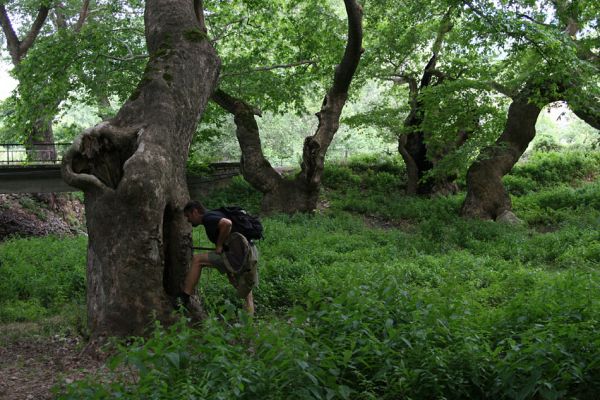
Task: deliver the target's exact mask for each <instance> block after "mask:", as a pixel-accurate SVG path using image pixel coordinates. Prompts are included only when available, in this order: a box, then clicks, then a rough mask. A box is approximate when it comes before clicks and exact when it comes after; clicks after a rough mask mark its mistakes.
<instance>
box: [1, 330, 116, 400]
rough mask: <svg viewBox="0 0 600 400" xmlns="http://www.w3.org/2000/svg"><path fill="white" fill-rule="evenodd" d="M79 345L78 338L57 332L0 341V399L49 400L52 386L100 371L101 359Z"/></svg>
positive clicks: (52, 396)
mask: <svg viewBox="0 0 600 400" xmlns="http://www.w3.org/2000/svg"><path fill="white" fill-rule="evenodd" d="M3 330H4V329H2V330H1V331H3ZM1 331H0V332H1ZM81 348H82V346H81V339H80V338H77V337H64V336H58V335H56V336H52V337H43V336H24V337H23V338H18V337H16V338H12V339H10V340H2V341H1V342H0V399H2V400H5V399H6V400H38V399H40V400H45V399H52V398H54V395H53V394H52V392H51V389H52V387H53V386H55V385H58V386H59V387H60V386H63V385H64V384H65V383H72V382H73V381H75V380H79V379H82V378H83V377H85V376H87V375H90V374H93V373H96V372H99V371H101V370H103V368H104V366H103V362H102V361H100V360H97V359H94V358H92V357H90V356H86V355H84V354H82V352H81Z"/></svg>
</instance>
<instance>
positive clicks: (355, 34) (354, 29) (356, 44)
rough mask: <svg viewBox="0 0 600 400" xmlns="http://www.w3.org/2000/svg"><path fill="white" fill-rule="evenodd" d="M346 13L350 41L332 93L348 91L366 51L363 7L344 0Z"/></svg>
mask: <svg viewBox="0 0 600 400" xmlns="http://www.w3.org/2000/svg"><path fill="white" fill-rule="evenodd" d="M344 5H345V6H346V14H347V15H348V41H347V42H346V49H345V50H344V56H343V57H342V61H341V62H340V64H339V65H338V66H337V67H336V69H335V74H334V76H333V86H332V87H331V93H338V94H341V93H347V92H348V88H349V87H350V82H351V81H352V77H353V76H354V72H356V68H357V67H358V62H359V61H360V56H361V55H362V53H363V52H364V49H363V48H362V37H363V32H362V14H363V10H362V7H361V6H360V5H359V4H358V3H356V2H355V1H351V0H344Z"/></svg>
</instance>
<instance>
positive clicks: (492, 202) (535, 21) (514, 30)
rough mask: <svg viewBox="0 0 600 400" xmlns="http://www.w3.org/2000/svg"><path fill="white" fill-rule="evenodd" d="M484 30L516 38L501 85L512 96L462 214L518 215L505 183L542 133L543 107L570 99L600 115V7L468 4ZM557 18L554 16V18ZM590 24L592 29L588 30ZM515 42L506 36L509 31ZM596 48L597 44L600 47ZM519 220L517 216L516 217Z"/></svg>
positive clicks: (470, 179)
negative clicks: (539, 129) (538, 127)
mask: <svg viewBox="0 0 600 400" xmlns="http://www.w3.org/2000/svg"><path fill="white" fill-rule="evenodd" d="M467 3H468V6H469V8H470V10H471V11H472V13H473V17H474V18H476V19H477V20H478V21H479V22H480V23H481V24H482V32H487V34H488V35H490V36H496V37H498V38H500V37H504V43H509V44H510V48H507V49H506V51H507V53H508V57H507V59H505V60H502V61H501V62H500V63H498V64H500V65H501V67H500V68H499V69H498V71H499V72H500V73H499V77H500V78H501V79H504V81H505V82H501V84H498V83H497V84H496V85H495V87H504V88H506V89H505V90H503V92H504V93H505V94H507V95H508V96H509V97H510V98H511V100H512V102H511V104H510V107H509V109H508V115H507V118H506V124H505V127H504V131H503V132H502V134H501V135H500V137H499V138H498V139H497V140H496V142H495V143H494V144H493V145H492V146H490V147H487V148H485V149H483V151H482V152H481V155H480V157H479V158H478V159H477V160H476V161H475V162H474V163H473V164H472V165H471V167H470V168H469V170H468V173H467V196H466V198H465V201H464V203H463V206H462V209H461V213H462V215H465V216H469V217H476V218H484V219H496V218H498V217H501V216H502V217H503V218H504V217H505V216H506V217H508V218H510V217H511V215H512V204H511V200H510V196H509V195H508V193H507V192H506V189H505V188H504V186H503V184H502V177H503V176H504V175H505V174H507V173H508V172H509V171H510V170H511V169H512V167H513V166H514V164H515V163H516V162H517V161H518V159H519V158H520V157H521V155H522V154H523V152H524V151H525V150H526V149H527V146H528V145H529V143H530V142H531V140H532V139H533V138H534V137H535V133H536V130H535V124H536V121H537V118H538V116H539V114H540V111H541V109H542V108H543V107H544V106H546V105H548V104H550V103H553V102H556V101H559V100H562V101H566V102H567V104H569V105H570V106H571V107H572V108H573V109H574V111H575V112H576V113H578V115H580V116H582V117H584V118H585V120H586V121H589V123H590V124H591V125H592V126H594V124H597V122H598V118H599V110H600V107H599V105H600V101H599V94H600V89H599V87H598V67H599V65H600V64H599V63H598V55H597V54H596V53H595V52H594V46H595V45H594V44H593V43H597V40H598V36H597V32H595V33H594V27H597V26H598V6H597V5H596V4H595V3H593V2H587V1H567V0H556V1H549V2H539V3H536V4H535V5H532V4H530V3H529V2H525V1H524V2H512V3H511V4H510V5H507V6H504V7H502V8H500V9H498V8H497V7H496V5H495V4H492V3H491V2H485V1H482V2H467ZM549 15H551V16H552V17H551V19H550V20H549V21H548V20H547V19H548V16H549ZM584 28H585V30H587V32H585V31H584ZM507 36H508V37H509V38H511V40H508V41H507V40H506V37H507ZM596 51H597V47H596ZM510 219H512V218H510Z"/></svg>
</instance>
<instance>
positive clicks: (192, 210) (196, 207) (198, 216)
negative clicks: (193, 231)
mask: <svg viewBox="0 0 600 400" xmlns="http://www.w3.org/2000/svg"><path fill="white" fill-rule="evenodd" d="M205 212H206V208H204V206H203V205H202V204H201V203H200V202H199V201H196V200H190V201H188V203H187V204H186V205H185V207H183V215H185V217H186V218H187V220H188V222H189V223H190V224H192V226H198V225H200V224H201V223H202V217H204V213H205Z"/></svg>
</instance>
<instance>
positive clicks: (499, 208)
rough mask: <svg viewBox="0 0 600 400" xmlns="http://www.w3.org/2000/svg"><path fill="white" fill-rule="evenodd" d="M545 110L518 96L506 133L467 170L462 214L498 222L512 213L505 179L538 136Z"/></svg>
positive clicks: (486, 149) (513, 103)
mask: <svg viewBox="0 0 600 400" xmlns="http://www.w3.org/2000/svg"><path fill="white" fill-rule="evenodd" d="M540 111H541V107H540V106H538V105H535V104H532V103H530V102H529V101H528V96H524V95H522V96H519V97H516V98H515V99H514V100H513V102H512V103H511V105H510V107H509V109H508V118H507V121H506V125H505V127H504V132H503V133H502V135H501V136H500V138H498V140H496V143H495V144H494V145H493V146H490V147H487V148H485V149H484V150H483V151H482V153H481V154H480V156H479V157H478V159H477V160H476V161H475V162H474V163H473V164H472V165H471V167H470V168H469V170H468V171H467V197H466V198H465V201H464V203H463V205H462V209H461V214H462V215H463V216H466V217H473V218H480V219H496V218H497V217H498V216H500V215H501V214H502V213H504V212H506V211H511V210H512V204H511V200H510V196H509V195H508V193H507V191H506V189H505V188H504V185H503V184H502V177H503V176H504V175H506V174H507V173H508V172H510V170H511V169H512V168H513V166H514V165H515V163H516V162H517V161H518V160H519V158H520V157H521V155H522V154H523V152H524V151H525V150H526V149H527V146H528V145H529V142H531V141H532V140H533V138H534V137H535V123H536V121H537V119H538V116H539V114H540Z"/></svg>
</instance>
